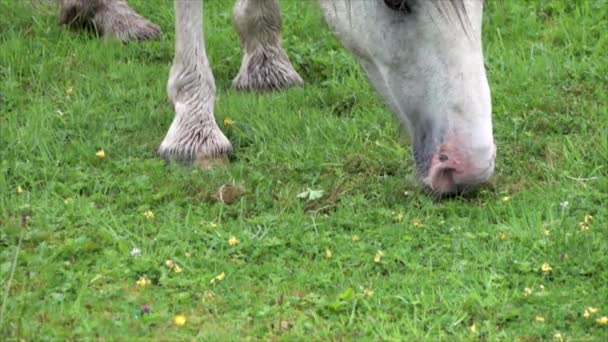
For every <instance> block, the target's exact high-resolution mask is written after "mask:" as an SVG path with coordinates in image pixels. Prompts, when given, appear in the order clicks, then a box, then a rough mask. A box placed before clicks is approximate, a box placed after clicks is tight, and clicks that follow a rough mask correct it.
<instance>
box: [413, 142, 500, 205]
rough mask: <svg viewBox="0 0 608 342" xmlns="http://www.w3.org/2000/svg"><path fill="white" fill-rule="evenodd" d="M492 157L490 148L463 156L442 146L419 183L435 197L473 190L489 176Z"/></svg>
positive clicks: (457, 150)
mask: <svg viewBox="0 0 608 342" xmlns="http://www.w3.org/2000/svg"><path fill="white" fill-rule="evenodd" d="M494 157H495V147H494V146H492V147H491V148H483V149H477V150H472V151H468V153H465V152H463V151H460V150H459V149H456V148H451V147H450V146H448V145H442V146H441V147H440V149H439V151H438V152H437V153H436V154H435V155H434V156H433V159H432V161H431V167H430V169H429V173H428V176H427V177H426V178H425V179H424V180H423V182H424V183H425V184H426V185H427V186H429V187H430V188H431V190H432V191H433V192H434V193H436V194H439V195H444V194H450V193H465V192H469V191H472V190H475V189H476V188H477V187H479V185H481V184H483V183H485V182H486V181H487V180H488V178H490V176H492V173H493V172H494Z"/></svg>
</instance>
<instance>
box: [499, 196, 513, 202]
mask: <svg viewBox="0 0 608 342" xmlns="http://www.w3.org/2000/svg"><path fill="white" fill-rule="evenodd" d="M500 200H501V201H502V202H508V201H510V200H511V197H509V196H502V197H501V198H500Z"/></svg>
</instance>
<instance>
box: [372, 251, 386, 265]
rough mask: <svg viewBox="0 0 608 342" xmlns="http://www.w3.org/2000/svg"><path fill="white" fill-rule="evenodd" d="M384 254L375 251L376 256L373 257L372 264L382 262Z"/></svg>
mask: <svg viewBox="0 0 608 342" xmlns="http://www.w3.org/2000/svg"><path fill="white" fill-rule="evenodd" d="M383 256H384V253H383V252H382V251H377V252H376V256H375V257H374V262H376V263H379V262H380V261H381V260H382V257H383Z"/></svg>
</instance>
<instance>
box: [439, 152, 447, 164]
mask: <svg viewBox="0 0 608 342" xmlns="http://www.w3.org/2000/svg"><path fill="white" fill-rule="evenodd" d="M439 161H440V162H446V161H448V156H447V155H445V154H440V155H439Z"/></svg>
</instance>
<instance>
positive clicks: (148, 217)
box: [144, 210, 154, 220]
mask: <svg viewBox="0 0 608 342" xmlns="http://www.w3.org/2000/svg"><path fill="white" fill-rule="evenodd" d="M144 217H145V218H147V219H148V220H151V219H153V218H154V213H153V212H152V210H146V212H145V213H144Z"/></svg>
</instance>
